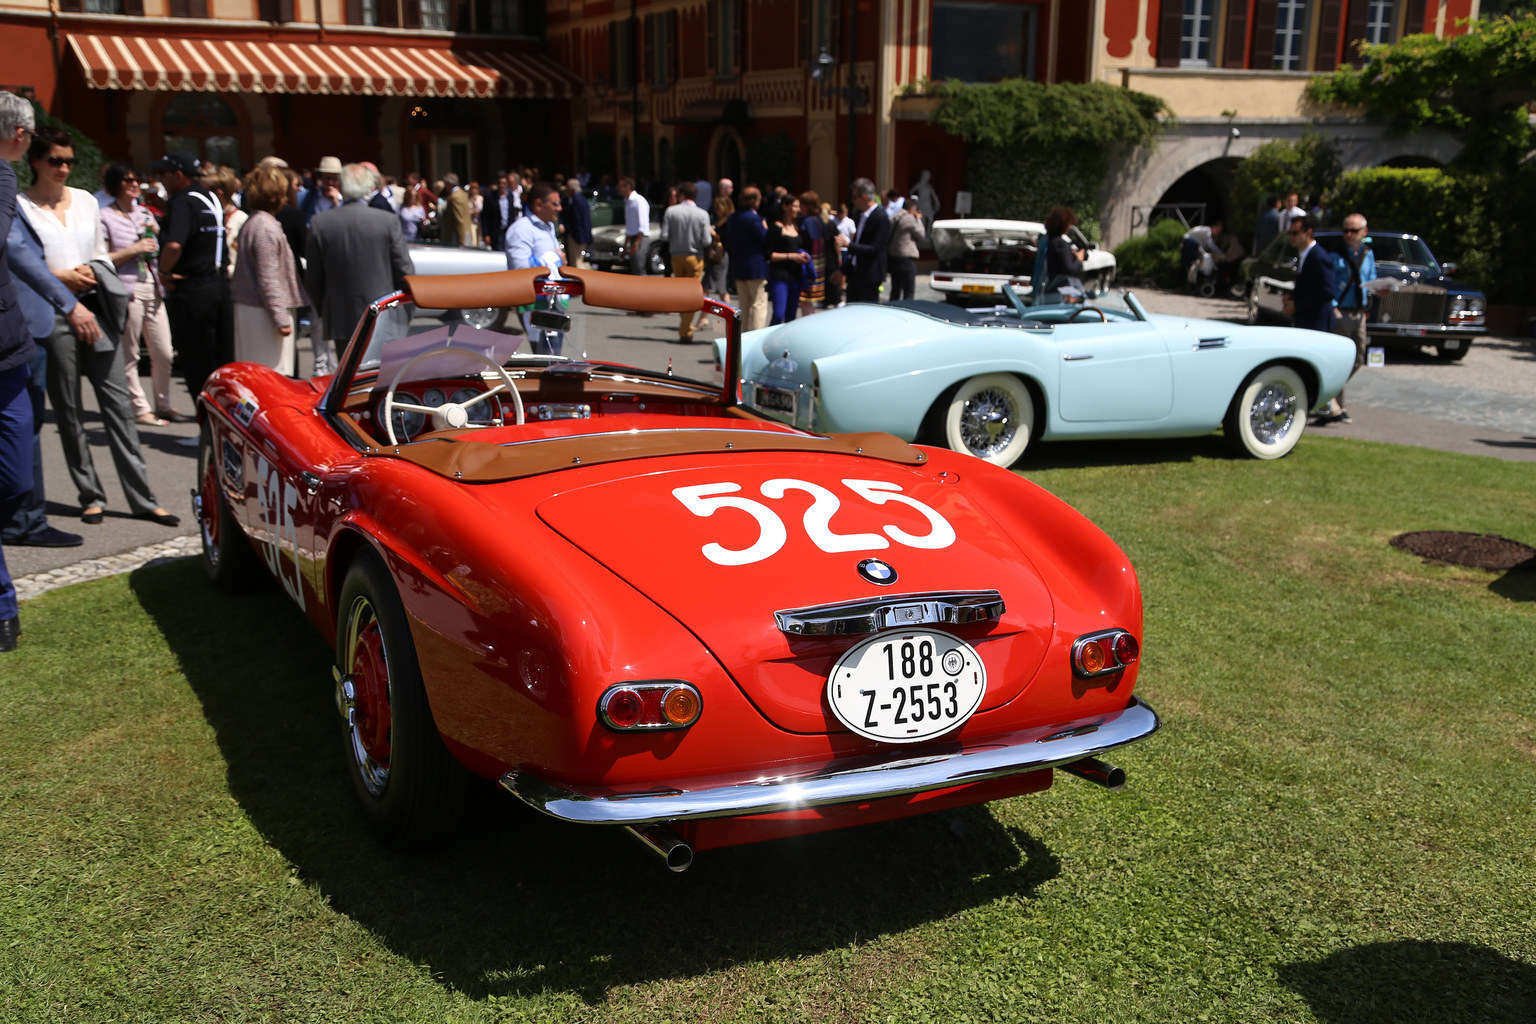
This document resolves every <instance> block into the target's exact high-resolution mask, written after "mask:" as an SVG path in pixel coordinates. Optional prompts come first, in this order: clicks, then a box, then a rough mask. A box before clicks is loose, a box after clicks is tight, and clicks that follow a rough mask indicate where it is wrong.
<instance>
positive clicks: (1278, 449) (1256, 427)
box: [1223, 365, 1307, 459]
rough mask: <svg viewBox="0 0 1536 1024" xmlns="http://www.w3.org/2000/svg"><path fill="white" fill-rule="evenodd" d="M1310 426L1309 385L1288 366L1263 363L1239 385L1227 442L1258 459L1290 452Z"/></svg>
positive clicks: (1228, 421)
mask: <svg viewBox="0 0 1536 1024" xmlns="http://www.w3.org/2000/svg"><path fill="white" fill-rule="evenodd" d="M1306 426H1307V386H1306V384H1305V383H1304V382H1303V381H1302V379H1301V374H1299V373H1297V372H1296V371H1295V370H1293V369H1291V368H1290V367H1289V366H1279V365H1272V366H1261V367H1260V368H1259V369H1258V370H1256V371H1254V373H1253V375H1252V376H1251V377H1249V378H1248V379H1247V380H1246V381H1244V382H1243V386H1242V387H1240V388H1238V391H1237V395H1236V396H1235V397H1234V398H1233V399H1232V406H1231V408H1230V409H1228V410H1227V418H1226V420H1225V421H1224V423H1223V428H1224V429H1225V431H1226V435H1227V443H1228V444H1230V445H1231V446H1232V447H1233V448H1234V449H1235V450H1236V451H1237V452H1238V453H1239V454H1242V455H1249V456H1252V457H1253V458H1255V459H1278V458H1282V457H1284V456H1285V455H1288V454H1289V453H1290V451H1291V449H1292V448H1294V447H1296V442H1297V441H1299V440H1301V434H1302V431H1303V430H1305V429H1306Z"/></svg>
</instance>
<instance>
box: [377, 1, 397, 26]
mask: <svg viewBox="0 0 1536 1024" xmlns="http://www.w3.org/2000/svg"><path fill="white" fill-rule="evenodd" d="M379 24H380V25H381V26H383V27H384V28H399V27H400V0H379Z"/></svg>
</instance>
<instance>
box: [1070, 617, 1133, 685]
mask: <svg viewBox="0 0 1536 1024" xmlns="http://www.w3.org/2000/svg"><path fill="white" fill-rule="evenodd" d="M1140 656H1141V645H1140V644H1138V643H1137V642H1136V638H1135V637H1134V636H1132V635H1131V634H1129V633H1127V632H1126V631H1125V630H1123V629H1109V630H1105V631H1103V632H1101V633H1089V634H1087V635H1085V636H1080V637H1078V638H1077V640H1075V641H1074V642H1073V644H1072V673H1073V674H1074V675H1076V676H1078V677H1080V678H1083V679H1092V678H1093V677H1094V676H1103V675H1108V674H1109V673H1111V672H1119V671H1120V670H1121V669H1123V668H1125V666H1127V665H1133V664H1135V662H1136V659H1137V658H1139V657H1140Z"/></svg>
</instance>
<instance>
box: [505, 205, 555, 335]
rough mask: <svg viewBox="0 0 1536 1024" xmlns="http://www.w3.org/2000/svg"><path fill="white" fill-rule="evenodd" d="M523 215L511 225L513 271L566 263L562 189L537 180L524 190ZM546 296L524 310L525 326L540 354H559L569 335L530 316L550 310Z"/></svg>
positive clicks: (510, 263)
mask: <svg viewBox="0 0 1536 1024" xmlns="http://www.w3.org/2000/svg"><path fill="white" fill-rule="evenodd" d="M523 209H524V210H525V213H524V215H523V216H521V217H519V218H517V220H515V221H513V222H512V226H511V227H509V228H507V266H508V267H509V268H511V269H512V270H522V269H524V268H526V267H548V266H556V267H558V266H563V265H564V263H565V260H564V259H563V258H562V257H561V255H560V236H559V235H558V234H557V233H556V231H555V223H556V222H557V221H558V220H559V219H560V190H559V189H557V188H555V186H553V185H551V184H550V183H549V182H547V181H536V182H534V183H533V184H532V185H530V186H528V188H526V189H525V190H524V191H523ZM547 302H548V300H546V299H545V298H543V297H542V296H541V297H540V298H539V300H538V302H536V303H535V304H534V305H533V306H532V307H530V308H529V309H528V310H526V311H525V312H524V313H523V328H524V330H526V331H527V332H528V347H529V348H530V349H531V350H532V351H533V352H534V353H536V354H538V355H556V356H557V355H559V354H560V349H561V348H562V347H563V346H564V344H565V336H564V335H563V334H562V333H561V332H559V331H548V330H545V329H543V328H541V327H535V326H534V325H533V323H532V322H531V321H530V319H529V315H528V314H529V313H531V312H532V311H533V310H534V309H547V308H549V307H548V305H547Z"/></svg>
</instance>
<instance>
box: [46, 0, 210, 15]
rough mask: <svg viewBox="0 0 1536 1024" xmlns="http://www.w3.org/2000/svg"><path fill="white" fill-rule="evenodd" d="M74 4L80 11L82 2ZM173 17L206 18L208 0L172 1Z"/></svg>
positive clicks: (75, 1)
mask: <svg viewBox="0 0 1536 1024" xmlns="http://www.w3.org/2000/svg"><path fill="white" fill-rule="evenodd" d="M73 2H74V4H75V7H74V9H75V10H77V11H78V10H80V0H73ZM61 9H63V8H61ZM171 17H173V18H206V17H208V0H171Z"/></svg>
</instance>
